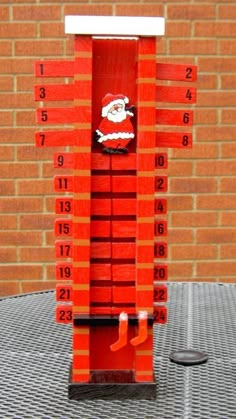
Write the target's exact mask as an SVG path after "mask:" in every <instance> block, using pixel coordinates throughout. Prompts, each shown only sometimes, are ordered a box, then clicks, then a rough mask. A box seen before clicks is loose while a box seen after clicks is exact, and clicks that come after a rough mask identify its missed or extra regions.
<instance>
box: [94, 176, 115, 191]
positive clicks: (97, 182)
mask: <svg viewBox="0 0 236 419" xmlns="http://www.w3.org/2000/svg"><path fill="white" fill-rule="evenodd" d="M91 192H111V177H110V176H109V175H104V176H103V175H93V176H92V177H91Z"/></svg>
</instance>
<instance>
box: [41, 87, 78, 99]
mask: <svg viewBox="0 0 236 419" xmlns="http://www.w3.org/2000/svg"><path fill="white" fill-rule="evenodd" d="M73 99H74V85H73V84H48V85H45V84H40V85H36V86H34V100H36V101H44V102H45V101H46V102H50V101H61V100H63V101H65V100H73Z"/></svg>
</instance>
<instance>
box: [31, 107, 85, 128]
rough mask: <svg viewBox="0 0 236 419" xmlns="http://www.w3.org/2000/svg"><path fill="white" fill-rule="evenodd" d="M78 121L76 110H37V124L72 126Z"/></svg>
mask: <svg viewBox="0 0 236 419" xmlns="http://www.w3.org/2000/svg"><path fill="white" fill-rule="evenodd" d="M76 120H77V115H76V112H75V108H40V109H37V110H36V122H37V124H45V125H48V124H70V123H71V124H72V123H75V122H76Z"/></svg>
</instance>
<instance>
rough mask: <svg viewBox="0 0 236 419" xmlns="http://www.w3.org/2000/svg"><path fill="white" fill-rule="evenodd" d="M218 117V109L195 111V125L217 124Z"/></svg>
mask: <svg viewBox="0 0 236 419" xmlns="http://www.w3.org/2000/svg"><path fill="white" fill-rule="evenodd" d="M217 121H218V115H217V111H216V109H207V110H206V109H196V110H194V124H196V125H197V124H199V125H205V124H206V125H210V124H214V125H215V124H217ZM194 147H195V144H194Z"/></svg>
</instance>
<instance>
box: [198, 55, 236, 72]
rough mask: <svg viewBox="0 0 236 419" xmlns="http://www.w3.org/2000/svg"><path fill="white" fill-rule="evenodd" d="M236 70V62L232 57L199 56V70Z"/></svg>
mask: <svg viewBox="0 0 236 419" xmlns="http://www.w3.org/2000/svg"><path fill="white" fill-rule="evenodd" d="M235 70H236V63H235V60H233V59H232V57H229V58H228V57H227V56H226V57H219V58H218V57H207V58H206V57H199V58H198V71H199V72H201V71H204V72H208V71H209V72H212V73H231V72H232V73H234V72H235Z"/></svg>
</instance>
